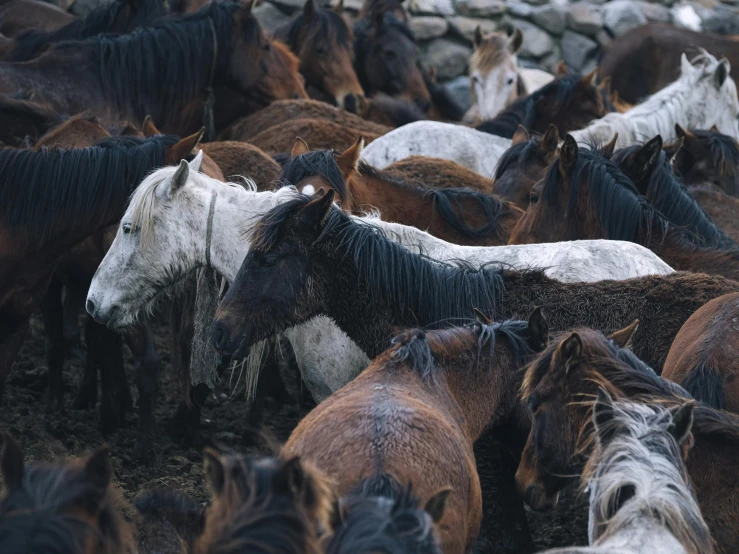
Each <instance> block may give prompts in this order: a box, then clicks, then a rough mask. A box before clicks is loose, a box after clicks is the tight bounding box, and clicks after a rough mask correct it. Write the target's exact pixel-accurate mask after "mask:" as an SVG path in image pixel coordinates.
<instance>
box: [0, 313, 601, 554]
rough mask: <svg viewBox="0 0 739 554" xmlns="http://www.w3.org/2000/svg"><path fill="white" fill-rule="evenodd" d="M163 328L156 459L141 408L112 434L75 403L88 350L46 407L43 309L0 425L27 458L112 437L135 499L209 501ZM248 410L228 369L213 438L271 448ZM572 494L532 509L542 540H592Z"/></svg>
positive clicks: (276, 422) (283, 409)
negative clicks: (176, 422) (145, 454)
mask: <svg viewBox="0 0 739 554" xmlns="http://www.w3.org/2000/svg"><path fill="white" fill-rule="evenodd" d="M80 321H82V320H80ZM155 331H156V344H157V348H158V350H159V354H160V356H161V359H162V364H163V371H162V376H161V378H160V398H159V402H158V405H157V430H156V441H155V444H156V447H157V458H156V461H155V462H154V463H153V464H152V465H139V464H137V463H136V462H134V460H133V459H132V457H131V452H132V451H133V447H134V442H135V433H136V414H135V410H134V411H133V412H132V413H129V415H128V417H127V425H126V427H125V428H123V429H122V430H119V431H117V432H115V433H113V434H111V435H109V436H103V435H102V434H101V433H100V431H99V429H98V422H99V412H98V410H97V408H96V409H94V410H89V411H80V410H74V409H73V408H72V407H71V404H72V401H73V399H74V395H75V393H76V392H77V390H78V388H79V383H80V379H81V377H82V373H83V368H84V359H83V358H82V357H80V356H78V357H74V358H72V359H68V360H67V363H66V364H65V373H64V378H65V386H66V388H65V402H66V413H64V414H59V413H50V414H47V413H45V412H44V405H45V388H46V374H47V369H46V362H45V350H44V335H43V324H42V322H41V319H40V317H39V316H38V315H37V316H34V317H33V319H32V321H31V330H30V332H29V336H28V338H27V339H26V342H25V344H24V346H23V349H22V350H21V352H20V355H19V357H18V359H17V360H16V363H15V365H14V367H13V371H12V373H11V376H10V379H9V382H8V387H7V389H6V398H5V399H4V403H3V405H2V407H1V408H0V433H5V432H7V431H10V432H11V433H12V434H13V435H14V436H15V437H16V438H17V439H19V440H20V442H21V444H22V446H23V448H24V451H25V456H26V461H39V460H43V461H48V460H53V459H56V458H59V457H67V456H79V455H84V454H87V453H90V452H91V451H92V450H94V449H95V448H96V447H97V446H99V445H101V444H108V445H109V446H110V449H111V454H112V459H113V466H114V469H115V482H116V484H117V485H118V486H119V487H120V488H121V489H122V491H123V493H124V495H125V496H126V497H127V498H128V499H129V500H131V499H133V498H135V497H136V495H138V494H139V493H140V492H143V491H146V490H148V489H152V488H157V487H173V488H175V489H178V490H180V491H183V492H186V493H188V494H190V495H191V496H193V497H194V498H195V499H197V500H198V501H199V502H206V501H207V492H206V490H205V487H204V483H203V470H202V460H203V458H202V452H201V450H199V449H192V448H191V449H185V448H183V447H182V446H181V444H180V442H179V441H178V439H177V438H175V437H176V436H177V433H174V432H173V431H174V430H173V429H172V428H171V427H170V420H171V419H172V416H173V415H174V413H175V411H176V409H177V405H178V402H179V393H178V390H179V388H178V387H177V386H176V385H175V383H174V381H173V375H172V372H171V371H170V359H171V358H170V343H169V340H170V339H169V334H168V331H167V326H166V325H164V324H163V323H161V324H158V325H157V327H156V329H155ZM124 358H125V362H126V372H127V375H128V379H129V384H130V386H131V391H132V394H133V395H134V402H135V400H136V388H135V386H134V384H133V376H134V367H133V362H132V358H131V355H130V353H129V352H128V350H126V352H125V355H124ZM288 389H293V390H291V391H290V392H291V393H292V394H295V395H297V394H298V391H297V390H296V387H295V386H294V384H293V386H292V387H291V386H288ZM98 397H99V395H98ZM305 410H306V409H305V408H303V409H300V408H298V407H297V402H296V405H295V406H278V405H275V404H274V403H273V404H270V405H268V411H267V413H266V415H265V425H266V427H267V429H268V432H269V433H271V434H272V435H273V436H274V437H275V438H277V439H278V440H279V441H281V442H284V441H285V440H286V439H287V438H288V436H289V434H290V432H291V431H292V429H293V428H294V427H295V425H296V424H297V423H298V421H299V420H300V418H301V417H303V416H304V415H305V413H306V411H305ZM247 411H248V406H247V403H246V401H245V399H244V395H243V391H242V392H240V393H236V394H232V392H231V389H230V386H229V379H228V376H227V375H226V376H224V378H223V381H222V384H221V386H220V388H219V390H217V391H216V393H215V394H213V395H211V396H210V398H209V399H208V400H207V402H206V404H205V407H204V409H203V417H202V424H201V432H202V435H203V440H204V443H205V445H209V444H210V445H214V446H217V447H220V448H231V449H236V450H239V451H246V452H249V453H254V454H257V453H262V454H268V453H269V452H268V451H267V449H266V448H264V449H261V450H260V449H257V448H251V449H246V448H244V447H243V446H242V445H241V437H242V434H243V432H244V425H243V422H244V421H245V419H246V414H247ZM570 496H571V495H566V497H565V498H563V501H562V502H561V505H563V509H559V510H557V511H556V512H554V513H547V514H533V513H529V514H528V516H529V526H530V529H531V530H532V533H533V534H534V540H535V542H536V545H537V547H538V548H542V549H544V548H551V547H555V546H566V545H573V544H586V540H587V539H586V536H585V535H584V531H585V525H587V514H586V513H583V507H586V506H587V504H586V499H582V498H581V499H580V501H579V502H578V505H579V509H577V510H576V512H577V515H576V516H573V515H572V510H568V509H565V507H566V506H567V505H568V504H572V502H571V501H570V498H569V497H570ZM583 516H584V518H585V519H583ZM575 520H576V521H575Z"/></svg>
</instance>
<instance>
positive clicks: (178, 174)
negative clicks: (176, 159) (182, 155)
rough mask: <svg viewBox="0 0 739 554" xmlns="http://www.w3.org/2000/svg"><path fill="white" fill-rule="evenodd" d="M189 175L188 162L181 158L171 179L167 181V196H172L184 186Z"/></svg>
mask: <svg viewBox="0 0 739 554" xmlns="http://www.w3.org/2000/svg"><path fill="white" fill-rule="evenodd" d="M189 177H190V164H188V163H187V160H181V161H180V165H179V166H178V167H177V170H176V171H175V172H174V175H172V179H171V180H170V181H169V197H170V198H172V196H174V194H175V193H176V192H177V191H178V190H180V189H181V188H182V187H184V186H185V183H187V179H188V178H189Z"/></svg>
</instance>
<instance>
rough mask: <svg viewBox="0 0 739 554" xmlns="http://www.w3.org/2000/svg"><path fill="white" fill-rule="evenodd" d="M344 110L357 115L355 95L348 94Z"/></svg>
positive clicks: (345, 98)
mask: <svg viewBox="0 0 739 554" xmlns="http://www.w3.org/2000/svg"><path fill="white" fill-rule="evenodd" d="M344 108H345V109H346V110H347V111H348V112H351V113H357V97H356V96H354V95H353V94H347V95H346V96H345V97H344Z"/></svg>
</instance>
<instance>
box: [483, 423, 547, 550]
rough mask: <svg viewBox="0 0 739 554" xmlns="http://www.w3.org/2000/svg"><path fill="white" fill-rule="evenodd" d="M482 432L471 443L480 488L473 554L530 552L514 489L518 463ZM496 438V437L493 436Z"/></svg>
mask: <svg viewBox="0 0 739 554" xmlns="http://www.w3.org/2000/svg"><path fill="white" fill-rule="evenodd" d="M494 433H495V430H489V431H486V432H485V433H484V434H483V435H482V436H481V437H480V438H479V439H478V440H477V441H476V442H475V447H474V451H475V460H476V461H477V472H478V475H479V476H480V486H481V488H482V499H483V500H482V508H483V513H482V523H481V525H480V534H479V536H478V539H477V542H476V543H475V548H474V551H475V553H476V554H483V553H493V552H495V553H510V554H519V553H521V554H525V553H527V552H534V550H535V548H534V542H533V540H532V538H531V532H530V531H529V526H528V521H527V520H526V512H525V510H524V506H523V500H522V499H521V497H520V496H519V495H518V492H517V491H516V485H515V475H516V468H517V467H518V462H517V461H516V460H515V458H514V456H513V455H511V454H510V449H509V448H507V447H506V445H504V444H502V443H501V442H498V440H496V438H497V437H494V436H493V434H494ZM495 434H496V435H497V433H495Z"/></svg>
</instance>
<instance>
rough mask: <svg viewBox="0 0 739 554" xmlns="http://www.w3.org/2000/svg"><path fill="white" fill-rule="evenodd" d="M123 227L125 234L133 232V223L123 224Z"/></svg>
mask: <svg viewBox="0 0 739 554" xmlns="http://www.w3.org/2000/svg"><path fill="white" fill-rule="evenodd" d="M121 229H123V234H124V235H128V234H129V233H130V232H131V224H130V223H124V224H123V225H121Z"/></svg>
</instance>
